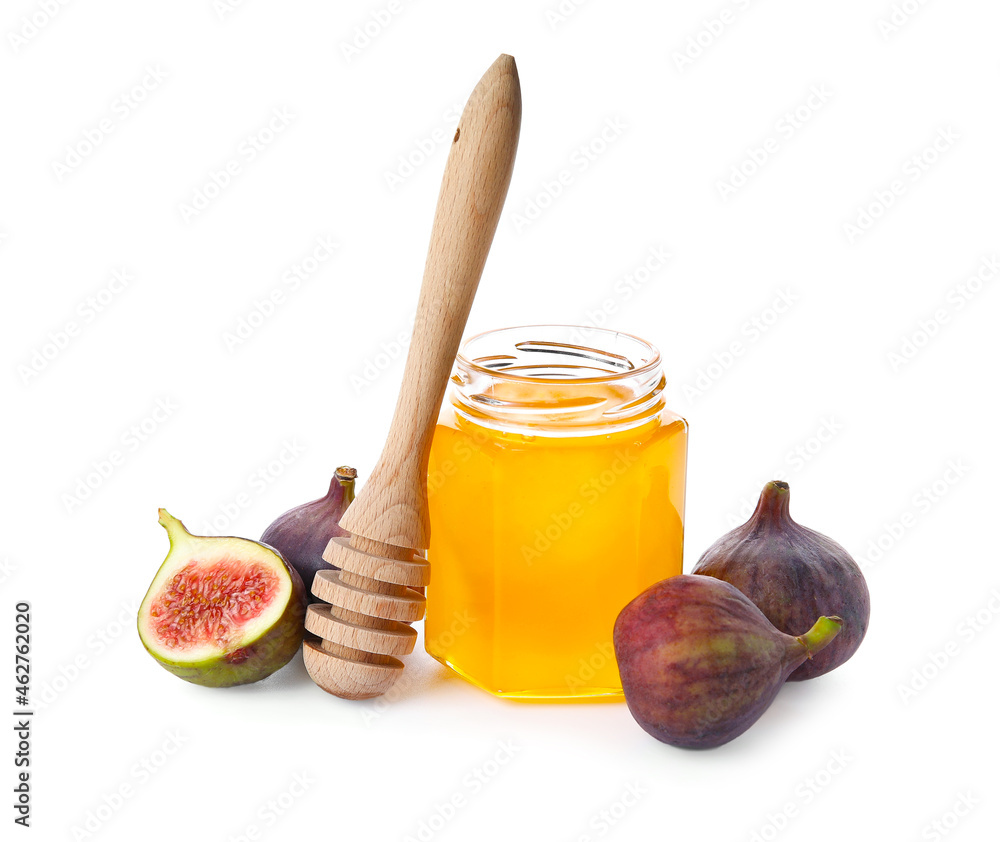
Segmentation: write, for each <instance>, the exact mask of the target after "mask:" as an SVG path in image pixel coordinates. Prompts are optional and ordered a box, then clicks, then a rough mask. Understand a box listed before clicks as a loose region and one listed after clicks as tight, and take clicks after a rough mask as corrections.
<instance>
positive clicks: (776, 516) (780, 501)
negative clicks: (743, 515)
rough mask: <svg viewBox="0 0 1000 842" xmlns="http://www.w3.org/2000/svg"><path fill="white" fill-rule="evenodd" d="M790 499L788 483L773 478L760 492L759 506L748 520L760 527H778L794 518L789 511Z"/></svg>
mask: <svg viewBox="0 0 1000 842" xmlns="http://www.w3.org/2000/svg"><path fill="white" fill-rule="evenodd" d="M790 499H791V491H790V489H789V487H788V483H787V482H782V481H781V480H772V481H771V482H769V483H768V484H767V485H765V486H764V489H763V491H761V492H760V499H758V500H757V507H756V508H755V509H754V512H753V515H752V516H751V517H750V521H748V522H753V523H755V524H756V525H757V528H758V529H760V528H761V527H766V528H776V527H779V526H781V525H782V524H785V523H788V522H791V520H792V518H791V516H790V515H789V513H788V503H789V501H790Z"/></svg>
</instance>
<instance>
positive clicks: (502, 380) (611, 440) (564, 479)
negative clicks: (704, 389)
mask: <svg viewBox="0 0 1000 842" xmlns="http://www.w3.org/2000/svg"><path fill="white" fill-rule="evenodd" d="M663 386H664V378H663V374H662V371H661V368H660V359H659V354H658V353H657V352H656V350H655V349H654V348H652V347H651V346H649V345H648V344H647V343H645V342H643V341H642V340H639V339H637V338H635V337H632V336H627V335H625V334H620V333H616V332H614V331H606V330H599V329H588V328H572V327H565V326H542V327H524V328H508V329H505V330H500V331H492V332H490V333H487V334H482V335H480V336H478V337H474V338H473V339H471V340H469V342H467V343H466V344H465V345H464V346H463V348H462V351H461V352H460V354H459V357H458V359H457V361H456V367H455V375H454V377H453V379H452V384H451V387H450V389H449V393H448V395H447V397H446V398H445V402H444V405H443V407H442V410H441V416H440V419H439V422H438V426H437V428H436V430H435V434H434V440H433V444H432V446H431V452H430V462H429V466H428V497H429V507H430V523H431V539H430V548H429V550H428V557H429V559H430V562H431V571H432V572H431V583H430V585H429V586H428V588H427V614H426V621H425V646H426V649H427V651H428V652H429V653H430V654H431V655H432V656H433V657H435V658H436V659H437V660H439V661H441V662H442V663H443V664H446V665H447V666H449V667H450V668H451V669H453V670H455V671H456V672H457V673H459V674H460V675H462V676H464V677H465V678H466V679H468V680H469V681H471V682H473V683H474V684H476V685H478V686H479V687H482V688H483V689H485V690H487V691H489V692H491V693H494V694H497V695H501V696H511V697H522V698H572V697H587V696H613V695H620V694H621V692H622V690H621V681H620V678H619V675H618V668H617V665H616V663H615V658H614V650H613V648H612V632H613V628H614V621H615V618H616V617H617V616H618V613H619V612H620V611H621V609H622V608H623V607H624V606H625V605H626V604H627V603H628V602H629V601H630V600H631V599H632V598H634V597H635V596H637V595H638V594H639V593H640V592H641V591H643V590H644V589H645V588H647V587H648V586H649V585H652V584H653V583H654V582H657V581H660V580H661V579H664V578H667V577H668V576H672V575H676V574H678V573H680V572H681V567H682V547H683V520H684V485H685V468H686V456H687V423H686V422H685V421H684V419H683V418H681V417H680V416H678V415H676V414H674V413H672V412H670V411H669V410H668V409H667V408H666V407H665V405H664V402H663V394H662V391H663Z"/></svg>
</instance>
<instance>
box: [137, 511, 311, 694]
mask: <svg viewBox="0 0 1000 842" xmlns="http://www.w3.org/2000/svg"><path fill="white" fill-rule="evenodd" d="M160 524H161V525H162V526H163V527H164V529H166V530H167V536H168V537H169V539H170V550H169V552H168V553H167V557H166V558H165V559H164V561H163V563H162V564H161V566H160V571H159V572H158V573H157V575H156V577H154V579H153V582H152V584H151V585H150V587H149V590H148V591H147V592H146V596H145V597H144V598H143V600H142V603H141V605H140V607H139V614H138V617H137V625H138V629H139V639H140V640H141V641H142V645H143V647H144V648H145V649H146V651H147V652H148V653H149V654H150V655H152V657H153V658H154V659H155V660H156V661H157V663H159V665H160V666H161V667H163V668H164V669H165V670H167V671H168V672H170V673H172V674H174V675H176V676H177V677H178V678H182V679H184V681H188V682H190V683H192V684H197V685H199V686H201V687H235V686H238V685H242V684H252V683H254V682H257V681H260V680H262V679H264V678H267V677H268V676H269V675H271V674H273V673H275V672H277V671H278V670H279V669H281V668H282V667H283V666H285V665H286V664H287V663H288V662H289V661H291V660H292V658H293V657H294V656H295V654H296V653H297V652H298V651H299V649H300V648H301V646H302V640H303V637H304V634H305V613H306V604H307V602H308V600H307V598H306V589H305V585H304V584H303V582H302V577H300V576H299V574H298V573H297V572H296V571H295V568H294V567H292V566H291V565H290V564H288V562H287V561H286V560H285V559H284V558H283V557H282V556H281V554H280V553H279V552H278V551H277V550H275V549H274V548H273V547H269V546H267V545H265V544H263V543H260V542H258V541H251V540H249V539H247V538H236V537H205V536H199V535H192V534H191V533H190V532H188V531H187V529H185V527H184V524H182V523H181V522H180V521H179V520H177V519H176V518H175V517H173V516H172V515H170V514H169V513H168V512H167V511H166V510H164V509H160ZM205 554H211V555H213V556H215V555H219V556H220V557H221V556H228V557H235V558H246V557H247V556H248V555H251V556H252V557H254V558H257V559H260V560H264V561H266V563H267V564H268V566H269V567H271V569H272V570H273V571H274V572H275V573H276V574H277V575H278V576H286V577H287V578H288V580H289V581H290V585H291V587H290V592H289V595H288V599H287V601H286V604H285V607H284V610H283V611H282V613H281V614H280V615H279V617H278V618H277V619H276V620H274V621H273V622H272V623H271V625H270V627H269V628H268V629H267V631H266V632H264V633H263V634H261V635H260V636H259V637H256V638H255V639H253V640H252V641H249V642H248V643H247V645H245V646H241V647H239V648H234V649H228V650H226V651H222V650H218V651H217V652H216V653H215V654H213V655H211V656H209V657H206V658H204V659H202V660H199V661H195V662H192V661H191V660H180V659H175V658H172V657H171V655H170V651H171V650H169V649H168V648H166V647H164V646H161V645H158V644H157V641H156V634H155V632H154V631H153V630H152V628H151V625H152V622H151V619H150V614H149V610H150V605H151V604H153V602H154V601H155V600H156V597H157V595H158V594H159V593H160V591H161V589H162V587H163V581H162V579H161V574H162V573H163V571H164V569H165V568H167V569H168V572H169V570H170V569H176V568H177V564H178V561H177V559H176V558H175V556H177V557H179V558H180V559H181V561H183V559H184V558H187V557H190V558H194V557H198V556H204V555H205ZM168 565H173V567H171V568H168Z"/></svg>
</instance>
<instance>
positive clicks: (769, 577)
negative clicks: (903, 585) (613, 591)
mask: <svg viewBox="0 0 1000 842" xmlns="http://www.w3.org/2000/svg"><path fill="white" fill-rule="evenodd" d="M789 497H790V491H789V487H788V483H786V482H769V483H768V484H767V485H765V486H764V490H763V491H762V492H761V495H760V499H759V500H758V502H757V508H756V509H755V510H754V513H753V515H751V517H750V520H748V521H747V522H746V523H745V524H743V525H742V526H739V527H737V528H736V529H734V530H733V531H732V532H729V533H727V534H726V535H723V536H722V537H721V538H720V539H719V540H718V541H716V542H715V543H714V544H713V545H712V546H711V547H709V548H708V549H707V550H706V551H705V553H704V554H703V555H702V557H701V558H700V559H699V560H698V564H697V565H696V566H695V568H694V570H693V572H694V573H697V574H700V575H703V576H713V577H715V578H716V579H722V580H723V581H726V582H729V583H730V584H732V585H735V586H736V587H737V588H738V589H739V590H740V591H742V592H743V593H744V594H746V596H748V597H749V598H750V600H751V601H752V602H753V603H754V605H756V606H757V607H758V608H759V609H760V610H761V611H763V612H764V616H765V617H767V619H768V620H770V621H771V623H772V624H773V625H774V626H775V627H776V628H777V629H778V630H780V631H783V632H784V633H785V634H790V635H793V636H794V635H799V634H804V633H805V632H807V631H808V630H809V627H810V625H812V623H813V621H814V620H815V619H816V617H819V616H820V615H823V614H826V615H830V614H836V615H837V616H838V617H841V618H843V620H844V630H843V631H842V632H841V633H840V635H839V636H838V637H837V639H836V641H834V643H833V644H832V645H830V646H829V647H827V648H826V649H825V650H824V651H823V653H822V654H820V655H817V656H816V657H815V658H813V659H811V660H809V661H807V662H806V663H804V664H802V666H800V667H799V668H798V669H796V670H795V672H793V673H792V674H791V675H790V676H789V679H788V680H789V681H805V680H806V679H810V678H816V677H818V676H820V675H824V674H825V673H828V672H830V671H831V670H833V669H836V668H837V667H839V666H840V665H841V664H843V663H844V662H845V661H847V660H848V659H849V658H850V657H851V656H852V655H853V654H854V653H855V652H856V651H857V649H858V647H859V646H860V645H861V641H862V640H863V639H864V636H865V633H866V632H867V631H868V618H869V614H870V613H871V598H870V596H869V593H868V585H867V583H866V582H865V577H864V575H863V574H862V572H861V568H860V567H858V565H857V563H856V562H855V561H854V559H853V558H851V556H850V554H849V553H848V552H847V550H845V549H844V548H843V547H842V546H840V544H838V543H837V542H836V541H833V540H831V539H830V538H828V537H827V536H826V535H822V534H820V533H819V532H815V531H814V530H812V529H807V528H806V527H804V526H800V525H799V524H797V523H796V522H795V521H793V520H792V518H791V516H790V515H789V513H788V503H789Z"/></svg>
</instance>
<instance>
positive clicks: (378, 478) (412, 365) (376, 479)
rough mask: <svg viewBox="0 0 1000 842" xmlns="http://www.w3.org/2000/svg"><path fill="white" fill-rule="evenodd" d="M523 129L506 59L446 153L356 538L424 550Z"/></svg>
mask: <svg viewBox="0 0 1000 842" xmlns="http://www.w3.org/2000/svg"><path fill="white" fill-rule="evenodd" d="M520 128H521V86H520V82H519V80H518V76H517V67H516V66H515V64H514V59H513V58H512V57H511V56H508V55H502V56H500V58H498V59H497V60H496V61H495V62H494V63H493V65H492V66H491V67H490V69H489V70H487V71H486V73H485V75H484V76H483V78H482V79H480V81H479V84H478V85H476V88H475V90H474V91H473V92H472V95H471V96H470V97H469V101H468V103H467V104H466V106H465V110H464V111H463V112H462V117H461V120H459V124H458V129H457V131H456V132H455V138H454V141H453V142H452V145H451V151H450V152H449V154H448V163H447V165H446V166H445V171H444V179H443V181H442V184H441V193H440V196H439V197H438V204H437V211H436V213H435V216H434V227H433V229H432V231H431V242H430V248H429V250H428V253H427V263H426V265H425V267H424V280H423V285H422V286H421V288H420V300H419V302H418V304H417V313H416V319H415V321H414V325H413V339H412V341H411V343H410V351H409V355H408V357H407V359H406V369H405V370H404V372H403V385H402V388H401V389H400V392H399V400H398V401H397V403H396V412H395V415H394V416H393V419H392V425H391V426H390V428H389V435H388V437H387V439H386V444H385V448H384V449H383V451H382V456H381V458H380V459H379V462H378V464H377V465H376V466H375V468H374V470H373V471H372V473H371V476H370V477H369V479H368V481H367V482H366V483H365V486H364V488H363V489H362V490H361V493H360V494H359V495H358V497H357V499H356V500H355V501H354V502H353V503H352V504H351V506H350V507H349V508H348V509H347V511H346V512H345V514H344V517H343V518H342V519H341V526H342V527H343V528H344V529H347V530H349V531H350V532H352V533H354V534H357V535H361V536H363V537H365V538H370V539H372V540H375V541H380V542H382V543H384V544H394V545H396V546H400V547H410V548H414V549H423V548H426V547H427V540H428V537H429V529H428V525H427V457H428V452H429V450H430V443H431V438H432V436H433V434H434V427H435V424H436V422H437V417H438V412H439V411H440V409H441V400H442V398H443V397H444V392H445V388H446V386H447V385H448V377H449V375H450V373H451V366H452V363H453V362H454V359H455V354H456V353H457V352H458V346H459V343H460V342H461V340H462V334H463V332H464V331H465V323H466V321H467V320H468V318H469V310H470V309H471V308H472V300H473V298H474V296H475V294H476V288H477V287H478V286H479V279H480V277H481V276H482V273H483V266H484V265H485V263H486V256H487V254H489V250H490V245H491V244H492V242H493V234H494V232H495V231H496V228H497V223H498V222H499V219H500V211H501V209H502V208H503V204H504V199H505V198H506V196H507V188H508V187H509V186H510V177H511V173H512V171H513V168H514V156H515V154H516V152H517V141H518V136H519V134H520Z"/></svg>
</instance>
